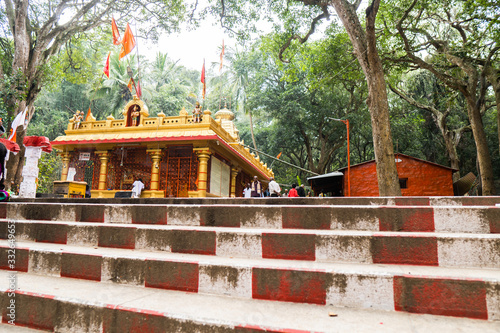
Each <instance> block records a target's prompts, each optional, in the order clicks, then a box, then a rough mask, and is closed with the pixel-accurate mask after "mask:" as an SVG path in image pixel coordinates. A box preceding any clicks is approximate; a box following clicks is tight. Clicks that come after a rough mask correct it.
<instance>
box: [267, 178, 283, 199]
mask: <svg viewBox="0 0 500 333" xmlns="http://www.w3.org/2000/svg"><path fill="white" fill-rule="evenodd" d="M280 192H281V188H280V185H279V184H278V183H277V182H276V181H275V180H274V178H273V177H271V181H270V182H269V193H270V194H271V197H279V196H280Z"/></svg>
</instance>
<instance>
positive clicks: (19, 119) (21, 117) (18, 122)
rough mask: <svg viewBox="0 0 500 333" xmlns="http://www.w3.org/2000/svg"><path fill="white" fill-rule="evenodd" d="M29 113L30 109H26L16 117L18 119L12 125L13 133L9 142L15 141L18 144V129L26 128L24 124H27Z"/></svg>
mask: <svg viewBox="0 0 500 333" xmlns="http://www.w3.org/2000/svg"><path fill="white" fill-rule="evenodd" d="M27 111H28V107H26V108H25V109H24V111H23V112H19V113H18V114H17V116H16V118H14V121H13V122H12V124H11V125H10V128H11V131H12V132H11V133H10V136H9V138H8V139H9V140H10V141H14V142H16V138H17V137H16V134H17V131H16V130H17V128H18V127H19V126H21V125H22V126H24V124H25V123H26V112H27Z"/></svg>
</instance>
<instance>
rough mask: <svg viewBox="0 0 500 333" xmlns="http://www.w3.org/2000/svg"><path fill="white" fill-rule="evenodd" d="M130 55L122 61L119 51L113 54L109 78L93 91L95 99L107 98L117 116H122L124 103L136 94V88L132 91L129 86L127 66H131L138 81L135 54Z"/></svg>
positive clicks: (108, 106)
mask: <svg viewBox="0 0 500 333" xmlns="http://www.w3.org/2000/svg"><path fill="white" fill-rule="evenodd" d="M128 57H129V58H128V59H127V61H120V60H119V58H118V53H114V54H111V57H110V66H109V67H110V75H109V79H105V80H104V82H103V83H102V85H101V86H100V87H99V88H97V89H96V90H94V91H93V92H92V93H93V94H94V95H95V97H94V98H95V99H105V101H106V102H105V104H106V105H107V108H108V110H110V111H111V113H112V115H113V116H114V117H115V118H118V117H120V115H121V114H120V112H121V110H122V108H123V107H124V105H125V104H126V103H127V102H128V101H130V100H131V99H132V94H134V95H135V90H132V92H131V91H130V89H129V87H128V84H129V81H130V76H129V74H128V73H127V66H130V68H131V70H132V73H133V75H132V76H133V77H134V80H135V81H136V82H137V79H138V78H137V67H136V61H135V55H133V54H131V55H129V56H128Z"/></svg>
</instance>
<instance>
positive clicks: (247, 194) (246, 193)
mask: <svg viewBox="0 0 500 333" xmlns="http://www.w3.org/2000/svg"><path fill="white" fill-rule="evenodd" d="M243 197H244V198H251V197H252V188H251V187H250V183H247V187H245V188H244V189H243Z"/></svg>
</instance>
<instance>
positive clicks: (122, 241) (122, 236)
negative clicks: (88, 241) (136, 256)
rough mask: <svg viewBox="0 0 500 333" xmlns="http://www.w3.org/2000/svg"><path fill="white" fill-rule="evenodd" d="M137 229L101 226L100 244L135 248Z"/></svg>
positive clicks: (102, 245)
mask: <svg viewBox="0 0 500 333" xmlns="http://www.w3.org/2000/svg"><path fill="white" fill-rule="evenodd" d="M135 230H136V228H129V227H127V228H122V227H107V226H106V227H104V226H103V227H99V240H98V246H101V247H116V248H121V249H134V248H135Z"/></svg>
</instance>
